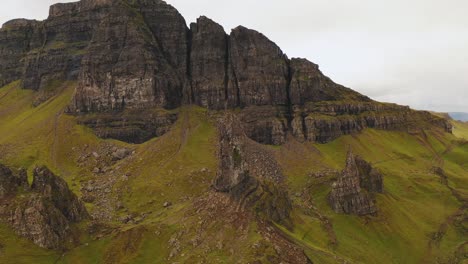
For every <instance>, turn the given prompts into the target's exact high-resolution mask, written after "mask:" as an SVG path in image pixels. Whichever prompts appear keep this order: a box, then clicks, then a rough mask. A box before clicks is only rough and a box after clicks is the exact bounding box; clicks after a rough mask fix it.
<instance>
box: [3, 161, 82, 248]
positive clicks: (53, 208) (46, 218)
mask: <svg viewBox="0 0 468 264" xmlns="http://www.w3.org/2000/svg"><path fill="white" fill-rule="evenodd" d="M33 176H34V179H33V184H32V186H31V188H29V186H28V183H27V175H26V171H25V170H19V172H18V173H17V176H16V175H15V176H14V175H13V173H12V171H11V170H10V169H9V168H7V167H5V166H2V165H0V191H2V192H3V191H5V190H6V192H3V193H2V195H3V194H4V193H6V194H7V196H3V197H2V196H1V195H0V198H2V199H0V208H2V209H1V210H0V219H1V220H3V221H5V222H7V223H9V224H10V225H11V226H12V228H13V229H14V230H15V231H16V233H18V234H19V235H21V236H24V237H26V238H28V239H30V240H31V241H33V242H34V243H35V244H37V245H38V246H40V247H44V248H48V249H61V248H63V247H64V242H65V241H66V240H67V239H68V238H69V237H70V224H71V223H75V222H79V221H81V220H83V219H85V218H87V217H88V213H87V211H86V209H85V207H84V205H83V204H82V203H81V202H80V201H79V200H78V198H77V197H76V195H75V194H73V193H72V192H71V191H70V190H69V189H68V186H67V184H66V183H65V181H64V180H62V179H61V178H59V177H57V176H55V175H54V174H52V172H50V171H49V170H48V169H47V168H45V167H41V168H35V169H34V175H33ZM7 181H9V182H10V183H9V184H6V183H7ZM20 186H22V187H23V189H24V191H25V192H22V193H21V195H17V196H14V195H13V194H15V192H16V190H17V189H18V187H20ZM6 187H8V188H6Z"/></svg>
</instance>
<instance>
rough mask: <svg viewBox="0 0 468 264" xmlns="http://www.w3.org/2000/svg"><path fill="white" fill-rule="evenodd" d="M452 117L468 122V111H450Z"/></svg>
mask: <svg viewBox="0 0 468 264" xmlns="http://www.w3.org/2000/svg"><path fill="white" fill-rule="evenodd" d="M449 115H450V117H451V118H453V119H455V120H459V121H462V122H468V113H461V112H453V113H449Z"/></svg>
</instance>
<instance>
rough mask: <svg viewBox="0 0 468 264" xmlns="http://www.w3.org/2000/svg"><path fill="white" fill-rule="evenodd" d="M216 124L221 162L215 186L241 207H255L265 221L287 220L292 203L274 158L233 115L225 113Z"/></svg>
mask: <svg viewBox="0 0 468 264" xmlns="http://www.w3.org/2000/svg"><path fill="white" fill-rule="evenodd" d="M218 126H219V137H220V144H219V150H218V156H219V161H220V164H219V168H218V172H217V176H216V178H215V180H214V183H213V187H214V189H215V190H217V191H219V192H224V193H227V194H228V195H229V196H230V197H231V198H232V199H233V200H234V201H236V202H237V203H238V204H239V207H240V208H247V209H252V208H254V209H255V211H256V212H257V213H259V214H260V215H261V216H262V217H266V218H267V219H268V220H273V221H275V222H279V223H288V220H289V215H290V213H291V210H292V203H291V200H290V198H289V195H288V192H287V191H286V188H285V186H284V184H283V179H284V176H283V174H282V172H281V168H280V166H279V165H278V163H277V162H276V160H275V158H274V157H273V156H272V154H271V153H269V151H268V150H266V149H264V148H263V146H261V145H259V144H257V143H255V142H252V141H251V140H250V139H248V138H247V137H246V135H245V133H244V132H243V131H244V130H243V128H242V124H241V123H240V121H239V120H238V119H237V118H236V116H235V115H233V114H228V115H226V116H225V117H223V118H222V119H220V120H219V125H218Z"/></svg>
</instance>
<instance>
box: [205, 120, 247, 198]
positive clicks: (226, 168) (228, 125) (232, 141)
mask: <svg viewBox="0 0 468 264" xmlns="http://www.w3.org/2000/svg"><path fill="white" fill-rule="evenodd" d="M218 127H219V128H218V130H219V135H220V139H219V145H220V146H219V153H218V155H219V160H220V162H221V164H220V167H219V170H218V173H217V176H216V179H215V182H214V185H213V186H214V188H215V189H216V190H218V191H221V192H228V191H229V190H231V189H232V188H234V187H235V186H237V185H239V184H240V183H241V182H243V181H245V180H246V179H247V178H249V170H248V165H247V162H246V161H245V159H244V148H245V147H244V134H243V130H242V127H241V126H239V122H236V120H235V117H234V116H233V115H228V116H226V118H225V119H224V120H223V121H221V122H220V125H219V126H218Z"/></svg>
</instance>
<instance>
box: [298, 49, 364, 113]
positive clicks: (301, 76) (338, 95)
mask: <svg viewBox="0 0 468 264" xmlns="http://www.w3.org/2000/svg"><path fill="white" fill-rule="evenodd" d="M290 68H291V84H290V97H291V104H293V105H304V104H305V103H309V102H319V101H339V100H345V99H347V100H358V101H370V99H369V98H367V97H365V96H363V95H360V94H359V93H357V92H355V91H353V90H351V89H349V88H346V87H343V86H341V85H338V84H336V83H334V82H333V81H332V80H331V79H330V78H328V77H326V76H325V75H323V73H322V72H321V71H320V70H319V66H318V65H317V64H314V63H312V62H310V61H308V60H306V59H299V58H293V59H291V62H290Z"/></svg>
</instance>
